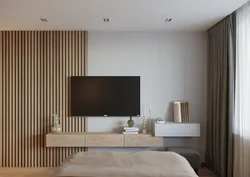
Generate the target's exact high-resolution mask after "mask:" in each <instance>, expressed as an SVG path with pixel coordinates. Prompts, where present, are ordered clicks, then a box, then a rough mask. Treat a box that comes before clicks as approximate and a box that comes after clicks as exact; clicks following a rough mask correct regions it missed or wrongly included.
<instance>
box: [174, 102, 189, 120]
mask: <svg viewBox="0 0 250 177" xmlns="http://www.w3.org/2000/svg"><path fill="white" fill-rule="evenodd" d="M174 122H189V104H188V101H174Z"/></svg>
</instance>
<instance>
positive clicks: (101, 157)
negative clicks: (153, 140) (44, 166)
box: [58, 151, 198, 177]
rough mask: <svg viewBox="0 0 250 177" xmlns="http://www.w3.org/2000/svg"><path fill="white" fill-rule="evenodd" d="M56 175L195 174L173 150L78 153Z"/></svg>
mask: <svg viewBox="0 0 250 177" xmlns="http://www.w3.org/2000/svg"><path fill="white" fill-rule="evenodd" d="M58 176H73V177H76V176H81V177H198V176H197V175H196V174H195V172H194V170H193V169H192V168H191V166H190V165H189V163H188V161H187V160H186V159H185V158H184V157H182V156H180V155H178V154H176V153H174V152H157V151H140V152H80V153H76V154H74V155H73V156H71V157H70V158H68V159H67V160H66V161H65V162H64V163H63V164H62V166H61V167H60V169H59V173H58Z"/></svg>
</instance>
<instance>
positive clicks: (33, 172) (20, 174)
mask: <svg viewBox="0 0 250 177" xmlns="http://www.w3.org/2000/svg"><path fill="white" fill-rule="evenodd" d="M54 170H55V169H54V168H0V177H10V176H11V177H54V175H53V174H54ZM199 173H200V175H199V176H200V177H216V176H215V175H213V173H211V172H210V171H209V170H208V169H205V168H203V169H201V170H200V171H199Z"/></svg>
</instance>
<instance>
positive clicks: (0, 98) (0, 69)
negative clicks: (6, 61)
mask: <svg viewBox="0 0 250 177" xmlns="http://www.w3.org/2000/svg"><path fill="white" fill-rule="evenodd" d="M2 36H3V32H1V31H0V127H1V130H0V159H3V153H2V152H3V149H4V148H3V146H2V145H3V144H2V140H3V139H2V136H3V128H2V127H3V126H2V125H3V104H2V101H3V94H2V93H3V72H4V70H3V58H2V56H3V50H2V49H3V45H2V44H3V39H2ZM2 166H3V164H2V160H0V167H2Z"/></svg>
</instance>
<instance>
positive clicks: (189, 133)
mask: <svg viewBox="0 0 250 177" xmlns="http://www.w3.org/2000/svg"><path fill="white" fill-rule="evenodd" d="M153 132H154V135H155V136H161V137H200V124H199V123H192V122H188V123H175V122H165V123H163V124H161V123H155V122H154V123H153Z"/></svg>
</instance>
